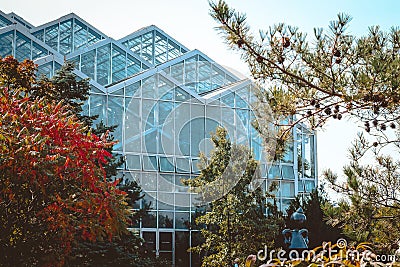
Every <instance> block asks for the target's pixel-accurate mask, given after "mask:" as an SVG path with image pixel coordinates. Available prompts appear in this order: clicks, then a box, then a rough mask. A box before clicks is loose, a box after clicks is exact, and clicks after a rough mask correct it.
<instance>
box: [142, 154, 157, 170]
mask: <svg viewBox="0 0 400 267" xmlns="http://www.w3.org/2000/svg"><path fill="white" fill-rule="evenodd" d="M143 169H144V170H145V171H157V170H158V166H157V157H156V156H143Z"/></svg>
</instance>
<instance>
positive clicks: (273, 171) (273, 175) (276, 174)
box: [268, 165, 281, 179]
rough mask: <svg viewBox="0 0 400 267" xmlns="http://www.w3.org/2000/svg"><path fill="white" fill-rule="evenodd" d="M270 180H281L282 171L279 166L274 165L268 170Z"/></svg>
mask: <svg viewBox="0 0 400 267" xmlns="http://www.w3.org/2000/svg"><path fill="white" fill-rule="evenodd" d="M268 178H270V179H280V178H281V171H280V169H279V165H272V166H271V167H270V168H269V170H268Z"/></svg>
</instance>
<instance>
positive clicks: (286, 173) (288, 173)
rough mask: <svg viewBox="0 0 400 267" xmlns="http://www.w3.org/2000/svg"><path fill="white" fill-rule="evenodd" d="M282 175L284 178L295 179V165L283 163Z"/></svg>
mask: <svg viewBox="0 0 400 267" xmlns="http://www.w3.org/2000/svg"><path fill="white" fill-rule="evenodd" d="M282 176H283V178H284V179H294V169H293V166H287V165H282Z"/></svg>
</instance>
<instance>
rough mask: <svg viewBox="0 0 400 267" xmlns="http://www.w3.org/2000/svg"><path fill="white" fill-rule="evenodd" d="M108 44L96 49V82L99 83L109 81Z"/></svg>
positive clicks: (102, 83)
mask: <svg viewBox="0 0 400 267" xmlns="http://www.w3.org/2000/svg"><path fill="white" fill-rule="evenodd" d="M110 56H111V51H110V44H107V45H104V46H102V47H100V48H98V49H97V75H96V77H97V82H98V83H99V84H101V85H106V84H109V83H110Z"/></svg>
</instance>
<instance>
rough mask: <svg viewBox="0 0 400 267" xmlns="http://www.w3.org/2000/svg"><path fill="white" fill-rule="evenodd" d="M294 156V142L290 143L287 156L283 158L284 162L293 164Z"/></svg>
mask: <svg viewBox="0 0 400 267" xmlns="http://www.w3.org/2000/svg"><path fill="white" fill-rule="evenodd" d="M293 156H294V148H293V141H289V142H288V145H287V149H286V152H285V155H284V156H283V162H287V163H293Z"/></svg>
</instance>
